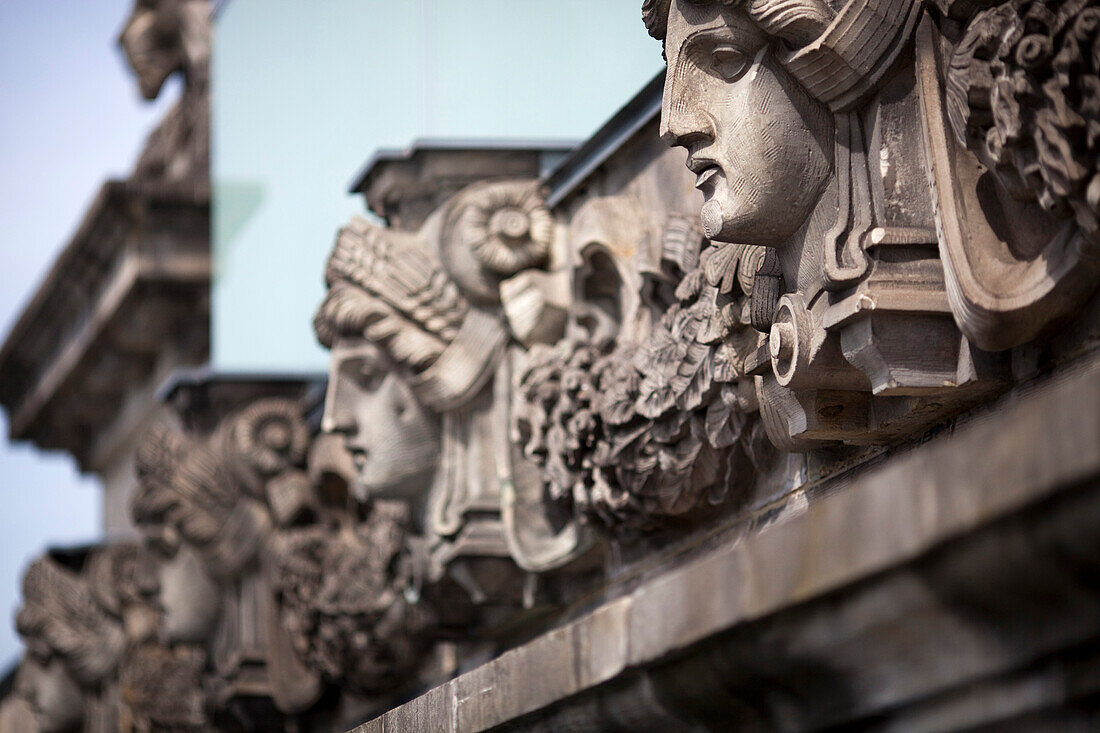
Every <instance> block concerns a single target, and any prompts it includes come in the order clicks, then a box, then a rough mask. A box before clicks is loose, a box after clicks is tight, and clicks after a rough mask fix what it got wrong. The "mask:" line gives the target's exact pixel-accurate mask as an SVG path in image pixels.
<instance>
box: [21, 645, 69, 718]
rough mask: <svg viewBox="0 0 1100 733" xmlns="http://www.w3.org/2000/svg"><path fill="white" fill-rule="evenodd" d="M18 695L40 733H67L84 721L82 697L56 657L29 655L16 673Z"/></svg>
mask: <svg viewBox="0 0 1100 733" xmlns="http://www.w3.org/2000/svg"><path fill="white" fill-rule="evenodd" d="M19 694H20V696H21V697H23V698H24V699H25V700H26V701H27V703H28V704H29V705H30V706H31V710H33V711H34V717H35V721H36V722H37V723H38V729H39V730H41V731H43V733H66V731H71V730H76V729H77V728H78V727H79V726H80V724H81V723H82V722H83V721H84V696H83V693H82V692H81V690H80V686H79V685H78V684H77V682H76V680H75V679H74V678H73V676H72V675H71V674H70V673H69V671H68V670H67V669H66V668H65V665H64V664H63V663H62V661H61V659H59V658H58V657H55V656H51V657H48V658H45V659H39V658H37V657H35V656H34V655H29V654H28V656H27V657H25V658H24V661H23V664H22V667H21V668H20V670H19Z"/></svg>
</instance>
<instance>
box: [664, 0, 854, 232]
mask: <svg viewBox="0 0 1100 733" xmlns="http://www.w3.org/2000/svg"><path fill="white" fill-rule="evenodd" d="M780 43H781V42H780V41H779V40H778V39H775V38H769V37H768V36H766V35H765V34H764V33H763V32H762V31H761V29H760V28H759V27H758V26H757V25H756V24H755V23H754V22H753V21H752V20H751V19H750V18H749V16H748V15H747V14H746V13H745V12H744V11H743V10H741V9H740V8H734V7H729V6H727V5H725V4H720V3H709V4H705V5H697V4H692V3H689V2H686V1H685V0H674V2H673V3H672V8H671V11H670V13H669V21H668V31H667V35H666V39H665V54H666V57H667V59H668V71H667V72H666V76H665V96H664V101H663V104H662V112H661V137H662V138H663V139H664V140H665V141H666V142H667V143H669V144H670V145H678V146H680V147H683V148H686V149H687V151H688V160H687V166H688V168H690V169H691V170H692V171H693V172H694V173H695V174H696V176H697V178H696V183H695V186H696V188H698V189H699V190H700V191H702V192H703V196H704V199H705V203H704V204H703V209H702V221H703V227H704V230H705V231H706V235H707V237H709V238H710V239H714V240H718V241H723V242H736V243H741V244H762V245H769V246H779V245H781V244H783V243H784V242H786V240H788V239H789V238H790V237H791V236H792V235H793V234H794V233H795V232H797V231H798V229H799V228H800V227H801V226H802V225H803V223H804V222H805V221H806V219H807V218H808V217H809V215H810V213H811V212H812V211H813V208H814V206H815V205H816V203H817V201H818V198H819V197H820V196H821V193H822V191H823V190H824V188H825V184H826V183H827V181H828V179H829V176H830V174H831V173H832V166H833V144H834V138H833V136H834V132H833V126H834V122H833V117H832V115H831V113H830V112H829V111H828V109H827V108H826V107H825V106H824V105H822V104H821V103H820V102H818V101H817V100H815V99H813V98H812V97H810V96H809V94H808V93H806V91H805V90H804V89H803V88H802V87H801V86H800V85H799V84H798V83H797V82H795V80H794V79H793V78H791V76H790V75H789V74H788V73H787V71H786V70H785V69H784V68H783V66H782V65H781V64H780V63H779V61H778V60H777V59H776V49H777V48H778V47H779V44H780Z"/></svg>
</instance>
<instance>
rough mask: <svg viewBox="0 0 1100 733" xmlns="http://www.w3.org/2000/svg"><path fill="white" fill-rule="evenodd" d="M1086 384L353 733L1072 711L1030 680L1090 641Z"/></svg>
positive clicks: (1093, 372)
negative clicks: (427, 721) (1015, 695)
mask: <svg viewBox="0 0 1100 733" xmlns="http://www.w3.org/2000/svg"><path fill="white" fill-rule="evenodd" d="M1098 370H1100V366H1098V365H1097V364H1096V363H1095V362H1092V363H1088V364H1085V365H1082V367H1081V368H1079V369H1077V370H1074V371H1073V372H1071V373H1069V374H1067V375H1064V376H1063V377H1061V378H1058V379H1054V380H1049V381H1047V382H1045V383H1044V384H1041V385H1038V386H1037V387H1036V388H1035V389H1032V390H1029V391H1025V392H1023V393H1020V394H1018V395H1012V396H1010V397H1008V398H1006V399H1004V400H1002V401H1001V402H1000V403H998V404H997V405H996V406H995V407H994V408H992V409H988V410H986V411H983V412H980V413H978V414H977V415H975V416H973V417H972V418H970V419H968V420H967V421H966V422H965V423H964V424H961V425H959V426H958V427H957V428H956V429H955V430H954V431H953V432H950V433H946V434H944V435H941V436H940V437H939V438H937V439H935V440H933V441H932V442H930V443H928V444H926V445H923V446H919V447H915V448H913V449H911V450H909V451H907V452H905V453H903V454H899V455H897V456H895V457H894V458H893V459H892V460H891V461H890V462H888V463H886V464H884V465H881V466H878V467H871V468H867V469H863V470H861V471H858V472H856V473H854V474H852V475H851V476H848V477H845V478H843V479H839V480H836V481H834V482H833V484H835V485H832V486H830V485H827V486H823V487H817V488H816V489H815V493H817V494H818V496H817V498H816V499H814V500H813V501H811V502H810V503H809V504H805V503H803V504H801V507H800V508H796V509H795V510H794V511H792V512H789V513H786V514H784V515H781V516H782V518H781V519H780V520H779V521H776V522H775V523H771V524H769V525H768V526H766V527H762V528H761V529H760V530H759V531H758V532H755V533H753V534H751V535H749V536H747V537H746V538H745V539H744V540H743V541H742V542H741V543H739V544H738V545H736V546H734V547H728V548H719V549H717V550H715V551H712V552H711V553H709V556H707V557H704V558H700V559H698V560H697V561H695V562H693V563H691V564H689V565H687V566H685V567H683V568H681V569H679V570H676V571H672V572H670V573H667V574H666V575H665V576H663V577H659V578H658V579H657V580H655V581H652V582H649V583H645V584H643V585H642V586H640V587H639V588H638V589H637V590H635V591H634V592H632V593H631V594H629V595H628V596H626V597H623V598H621V599H619V600H618V601H615V602H613V603H611V604H609V605H607V606H604V607H601V608H600V609H598V610H597V611H595V612H593V613H591V614H589V615H586V616H584V617H582V618H581V619H579V620H578V621H575V622H573V623H572V624H569V625H567V626H564V627H562V628H561V629H558V630H556V631H554V632H551V633H550V634H547V635H545V636H543V637H540V638H539V639H537V640H535V641H533V642H531V643H529V644H526V645H524V646H522V647H519V648H517V649H514V650H512V651H510V652H507V653H506V654H504V655H502V656H501V657H500V658H498V659H496V660H493V661H492V662H489V663H488V664H486V665H484V666H482V667H480V668H478V669H477V670H474V671H472V672H469V673H467V674H465V675H463V676H461V677H459V678H457V679H456V680H454V681H453V682H449V683H447V684H446V685H444V686H443V687H442V688H441V689H437V690H435V691H433V692H432V693H431V695H432V697H430V698H429V697H427V696H425V697H421V698H418V699H416V700H414V701H412V702H410V703H407V704H406V705H405V706H402V707H401V708H398V709H397V710H395V711H391V712H390V713H387V714H386V715H384V716H382V717H381V718H380V719H379V720H376V721H373V722H372V723H369V724H367V725H366V726H363V727H362V728H360V729H359V730H377V729H381V730H390V729H398V728H397V727H396V723H397V721H399V720H401V721H403V720H412V719H417V718H416V716H423V715H428V714H429V711H430V714H433V715H440V712H439V709H438V706H439V705H441V704H444V705H445V704H447V702H448V701H450V702H451V703H452V704H453V705H454V707H453V708H451V709H450V711H451V713H452V716H451V717H450V718H449V721H450V722H449V724H448V727H446V728H444V730H456V731H457V730H462V731H472V730H486V729H489V728H496V727H503V729H508V730H554V729H560V727H559V728H555V726H560V725H564V724H566V723H567V722H568V723H569V724H571V725H574V726H576V727H575V728H571V729H575V730H609V729H613V730H619V729H620V728H622V727H623V726H624V725H625V721H628V720H629V721H632V722H633V724H635V725H636V726H637V727H636V728H634V729H636V730H660V729H662V726H663V725H666V724H668V722H669V720H678V721H680V722H682V723H683V724H685V725H689V726H694V727H695V728H699V729H707V730H710V729H714V730H725V729H728V726H729V725H730V724H732V721H740V722H741V723H743V724H744V725H749V726H755V727H758V728H761V729H790V730H795V729H802V728H803V727H804V726H806V725H809V724H810V723H811V722H812V723H813V724H814V725H819V724H822V723H824V722H829V723H832V724H839V723H843V722H854V721H856V720H863V719H867V718H866V716H869V715H877V716H885V717H880V718H878V719H879V720H882V721H883V722H887V721H889V722H890V723H891V724H894V725H899V726H902V727H904V726H905V725H907V724H908V725H916V724H917V723H918V722H921V721H923V722H924V723H926V724H930V723H929V721H939V722H940V723H941V724H942V725H945V726H946V727H948V728H954V727H959V726H961V725H962V724H964V723H966V722H967V721H970V722H974V721H978V720H981V721H990V720H1000V719H1005V720H1012V719H1014V718H1017V717H1018V716H1021V715H1024V714H1025V713H1030V712H1032V711H1041V710H1042V709H1044V708H1045V707H1046V706H1048V705H1056V704H1060V703H1061V702H1062V701H1063V700H1068V699H1073V697H1072V696H1073V695H1075V694H1089V693H1088V690H1090V689H1091V688H1077V689H1079V690H1080V692H1074V691H1071V689H1070V687H1072V684H1073V683H1071V682H1069V681H1068V680H1064V678H1063V679H1059V677H1058V674H1059V673H1058V672H1055V671H1054V668H1051V667H1045V666H1042V665H1041V666H1040V667H1038V668H1034V667H1029V666H1028V665H1029V663H1030V662H1031V660H1032V659H1034V658H1035V655H1037V654H1048V653H1059V650H1061V649H1063V648H1064V646H1065V645H1066V644H1081V643H1083V642H1085V640H1088V639H1095V638H1097V635H1098V634H1100V626H1098V624H1097V622H1096V618H1097V616H1096V611H1097V609H1098V608H1100V598H1098V597H1097V596H1096V593H1095V590H1094V589H1093V588H1091V586H1090V584H1088V583H1087V582H1083V577H1084V576H1081V575H1080V574H1079V573H1081V572H1084V571H1085V568H1088V567H1094V565H1095V563H1096V562H1097V561H1098V559H1100V554H1098V553H1100V548H1097V547H1096V543H1095V533H1094V532H1093V531H1092V529H1091V528H1092V527H1094V526H1095V522H1096V520H1097V517H1098V516H1100V515H1098V512H1100V494H1097V487H1098V484H1097V483H1096V482H1097V479H1098V478H1100V420H1098V416H1100V379H1098V378H1097V375H1098V374H1100V371H1098ZM1068 413H1072V414H1073V417H1072V418H1070V419H1071V420H1072V421H1073V422H1072V430H1069V431H1067V432H1063V429H1064V427H1066V425H1065V423H1064V422H1063V420H1064V418H1065V416H1066V415H1067V414H1068ZM1006 425H1011V426H1012V429H1011V430H1006V429H1005V426H1006ZM975 455H981V456H982V457H983V459H982V460H979V461H975V460H974V456H975ZM964 465H965V466H966V468H965V469H962V468H961V466H964ZM962 477H965V479H964V478H962ZM1040 598H1041V599H1042V600H1041V601H1040V600H1038V599H1040ZM1053 617H1056V618H1058V619H1059V623H1058V624H1054V625H1046V624H1044V623H1042V621H1041V619H1043V618H1053ZM1032 624H1038V625H1037V626H1032ZM594 639H601V641H600V643H599V644H598V646H592V644H591V641H592V640H594ZM981 680H985V681H984V682H982V681H981ZM1044 680H1046V681H1047V683H1048V685H1049V686H1047V687H1039V688H1036V687H1030V688H1029V689H1031V690H1032V693H1031V694H1030V695H1029V696H1028V697H1027V698H1026V699H1017V700H1015V701H1013V700H1012V697H1011V695H1012V691H1013V690H1014V689H1018V688H1019V687H1020V686H1021V685H1024V686H1027V685H1029V684H1030V685H1037V684H1041V683H1042V681H1044ZM1063 680H1064V681H1063ZM608 683H611V684H608ZM972 684H977V685H978V687H977V688H973V687H967V685H972ZM1067 685H1068V686H1067ZM983 686H984V687H983ZM983 690H984V691H985V693H986V695H985V696H984V698H983V697H982V692H983ZM582 693H583V694H582ZM578 695H580V696H579V697H578ZM593 696H594V697H593ZM1067 696H1068V697H1067ZM978 699H985V700H987V701H988V702H989V704H990V705H991V706H993V707H992V708H986V709H984V710H979V709H977V700H978ZM593 700H595V701H596V702H592V701H593ZM647 706H653V707H652V710H650V709H649V708H648V707H647ZM446 712H447V711H446V710H444V714H445V713H446ZM1067 712H1068V711H1067ZM525 716H526V717H525ZM445 719H446V718H445ZM616 721H617V722H616ZM379 724H381V728H379V727H378V726H379ZM370 726H374V727H373V728H372V727H370ZM932 727H935V725H932ZM623 729H625V728H623ZM922 729H924V728H922Z"/></svg>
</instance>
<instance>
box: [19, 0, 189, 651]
mask: <svg viewBox="0 0 1100 733" xmlns="http://www.w3.org/2000/svg"><path fill="white" fill-rule="evenodd" d="M131 4H132V0H49V1H48V2H43V1H42V0H3V2H0V99H2V100H3V103H2V104H0V222H2V226H0V333H2V334H4V335H5V336H6V334H7V332H8V330H9V329H10V327H11V325H12V323H13V322H14V321H15V319H16V318H17V317H18V315H19V313H20V311H21V310H22V307H23V305H24V304H25V303H26V301H27V299H28V298H29V297H30V296H31V294H32V293H33V292H34V290H35V289H36V288H37V286H38V284H39V283H40V282H41V280H42V277H43V276H44V275H45V273H46V270H47V269H48V268H49V266H50V264H51V263H52V261H53V258H54V257H55V256H56V255H57V253H58V252H59V251H60V249H61V247H62V246H63V245H64V244H65V242H66V241H67V240H68V238H69V236H70V235H71V233H72V232H73V231H74V230H75V228H76V225H77V223H78V222H79V220H80V217H81V215H82V214H83V212H84V209H85V208H86V207H87V206H88V204H89V203H90V202H91V200H92V196H93V195H94V194H95V192H96V190H97V188H98V186H99V183H100V182H101V181H102V180H103V179H104V178H107V177H109V176H116V177H124V176H125V175H127V173H128V171H129V170H130V168H131V167H132V165H133V163H134V161H135V159H136V156H137V153H138V151H139V150H140V148H141V145H142V142H143V140H144V138H145V135H146V134H147V133H148V131H149V130H151V129H152V127H153V126H154V125H155V124H156V121H157V120H158V119H159V118H160V117H161V116H162V115H163V114H164V112H165V111H166V110H167V109H168V106H169V105H170V103H171V101H172V98H173V97H174V96H175V95H176V94H177V93H178V91H177V89H176V88H175V87H174V86H173V87H172V88H171V89H166V90H165V94H162V98H161V99H160V100H158V101H157V102H156V103H153V104H149V103H145V102H143V101H142V100H141V99H140V97H139V95H138V93H137V88H136V86H135V85H134V84H133V83H132V82H131V77H130V75H129V72H128V71H127V69H126V66H125V63H124V60H123V58H122V55H121V52H120V51H119V50H118V49H117V48H116V45H115V38H116V36H117V35H118V31H119V30H120V29H121V27H122V23H123V21H124V20H125V19H126V16H127V14H128V13H129V9H130V6H131ZM7 431H8V426H7V416H6V415H4V416H3V417H0V432H2V434H3V436H4V438H6V436H7ZM100 526H101V519H100V492H99V490H98V486H97V482H96V481H95V480H94V479H91V478H88V477H81V476H80V475H79V474H78V473H77V471H76V470H75V468H74V465H73V462H72V460H71V459H70V458H68V456H67V455H61V454H43V453H39V452H38V451H36V450H35V449H33V448H32V447H29V446H26V445H12V444H10V443H8V442H7V441H6V439H5V440H2V441H0V665H4V666H6V664H7V663H8V662H10V661H12V660H13V659H14V658H15V656H16V655H17V654H18V653H19V642H18V639H17V637H16V635H15V631H14V628H13V625H12V617H13V614H14V612H15V608H16V606H17V604H18V598H19V581H20V579H21V577H22V572H23V568H24V567H25V566H26V564H27V562H28V561H29V559H30V558H31V557H32V556H33V555H35V554H37V553H39V552H41V551H42V550H43V549H45V548H46V547H47V546H49V545H66V544H77V543H83V542H87V541H89V540H94V539H96V538H97V537H98V536H99V531H100Z"/></svg>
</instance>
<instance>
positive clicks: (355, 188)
mask: <svg viewBox="0 0 1100 733" xmlns="http://www.w3.org/2000/svg"><path fill="white" fill-rule="evenodd" d="M579 142H580V141H578V140H552V139H542V140H539V139H523V138H517V139H509V138H485V139H476V138H460V137H456V138H445V137H441V138H437V137H423V138H417V139H416V140H414V141H413V142H412V143H410V144H409V146H408V147H405V148H378V149H377V150H375V151H374V153H373V154H371V156H370V158H368V159H367V162H366V163H364V164H363V166H362V168H360V169H359V172H358V173H356V174H355V177H354V178H353V179H352V181H351V183H350V184H349V187H348V193H359V192H361V191H363V190H364V189H365V188H366V187H367V183H368V181H369V179H370V177H371V175H373V173H374V169H375V168H376V167H377V166H378V165H379V164H382V163H390V162H393V161H397V160H409V159H411V158H413V157H414V156H416V155H417V154H419V153H424V152H432V151H440V150H469V151H501V152H519V151H530V152H541V153H568V152H569V151H571V150H574V149H576V147H577V145H578V144H579Z"/></svg>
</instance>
